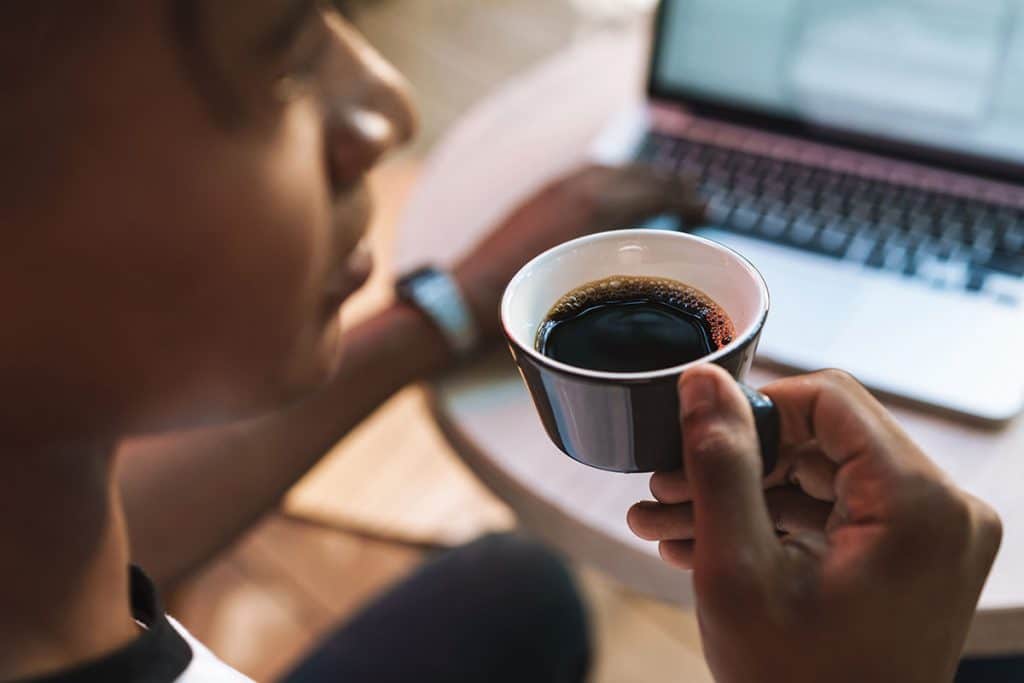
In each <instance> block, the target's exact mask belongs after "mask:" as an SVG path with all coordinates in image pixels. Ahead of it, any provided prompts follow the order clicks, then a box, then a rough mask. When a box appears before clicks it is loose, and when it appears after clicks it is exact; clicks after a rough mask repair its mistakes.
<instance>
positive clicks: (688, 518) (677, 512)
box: [626, 502, 693, 541]
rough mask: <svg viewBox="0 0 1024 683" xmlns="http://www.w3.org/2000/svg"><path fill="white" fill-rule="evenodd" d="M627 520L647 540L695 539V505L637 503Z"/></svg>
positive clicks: (637, 533) (635, 532) (635, 531)
mask: <svg viewBox="0 0 1024 683" xmlns="http://www.w3.org/2000/svg"><path fill="white" fill-rule="evenodd" d="M626 522H627V523H628V524H629V528H630V529H632V531H633V533H634V534H636V535H637V536H639V537H640V538H642V539H644V540H645V541H671V540H692V539H693V506H692V505H690V504H688V503H683V504H681V505H662V504H660V503H651V502H643V503H637V504H636V505H634V506H633V507H631V508H630V509H629V514H627V515H626Z"/></svg>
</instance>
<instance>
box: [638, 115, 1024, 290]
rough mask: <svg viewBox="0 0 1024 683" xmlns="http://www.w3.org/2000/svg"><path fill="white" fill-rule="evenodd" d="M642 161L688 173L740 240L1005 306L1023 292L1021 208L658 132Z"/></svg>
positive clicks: (717, 220) (719, 222) (714, 216)
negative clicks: (982, 295) (981, 295)
mask: <svg viewBox="0 0 1024 683" xmlns="http://www.w3.org/2000/svg"><path fill="white" fill-rule="evenodd" d="M639 159H640V160H642V161H645V162H648V163H651V164H654V165H656V166H658V167H662V168H670V169H673V170H675V171H678V172H680V173H684V174H688V175H692V176H693V177H694V178H695V179H696V180H697V182H698V184H699V187H700V190H701V193H702V195H703V196H704V197H705V198H706V199H707V201H708V213H709V219H710V223H711V224H713V225H715V226H716V227H721V228H723V229H725V230H728V231H731V232H735V233H737V234H742V235H745V236H748V237H753V238H757V239H762V240H766V241H769V242H774V243H777V244H782V245H786V246H789V247H793V248H797V249H802V250H805V251H809V252H814V253H816V254H820V255H823V256H827V257H830V258H835V259H843V260H846V261H853V262H858V263H862V264H864V265H865V266H867V267H870V268H877V269H880V270H885V271H890V272H894V273H899V274H901V275H902V276H905V277H908V278H915V279H918V280H921V281H923V282H927V283H928V284H930V285H932V286H935V287H942V288H957V289H966V290H967V291H972V292H983V291H984V292H988V293H991V294H993V295H995V296H996V298H997V299H1000V300H1002V301H1003V302H1004V303H1008V304H1014V303H1016V302H1017V299H1018V297H1019V295H1020V290H1019V288H1018V287H1017V285H1018V284H1021V285H1024V210H1022V209H1018V208H1014V207H1009V206H1002V205H998V204H992V203H990V202H985V201H981V200H974V199H970V198H964V197H958V196H954V195H948V194H942V193H936V192H933V191H929V190H925V189H921V188H916V187H911V186H906V185H898V184H892V183H887V182H885V181H882V180H875V179H871V178H866V177H864V176H857V175H852V174H846V173H840V172H836V171H833V170H829V169H824V168H818V167H814V166H807V165H803V164H799V163H795V162H791V161H782V160H778V159H773V158H771V157H768V156H759V155H756V154H751V153H749V152H743V151H738V150H734V149H730V148H726V147H719V146H716V145H713V144H708V143H705V142H697V141H694V140H686V139H680V138H675V137H668V136H664V135H659V134H656V133H650V134H649V135H648V136H647V138H646V140H645V141H644V144H643V146H642V147H641V150H640V152H639ZM1018 281H1019V282H1018ZM1003 285H1007V286H1008V288H1007V287H1004V286H1003Z"/></svg>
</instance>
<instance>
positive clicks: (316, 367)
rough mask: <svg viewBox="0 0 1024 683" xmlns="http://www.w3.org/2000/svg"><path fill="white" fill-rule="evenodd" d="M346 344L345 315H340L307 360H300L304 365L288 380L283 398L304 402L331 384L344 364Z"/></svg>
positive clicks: (308, 355)
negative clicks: (343, 348) (343, 336)
mask: <svg viewBox="0 0 1024 683" xmlns="http://www.w3.org/2000/svg"><path fill="white" fill-rule="evenodd" d="M342 346H343V345H342V333H341V317H340V315H336V316H335V317H334V318H333V319H332V320H331V322H330V323H329V324H328V326H327V327H326V328H325V329H324V332H323V334H322V335H321V337H320V339H319V342H318V343H317V344H316V346H315V347H314V348H313V349H311V350H310V351H309V353H308V354H306V355H305V362H300V363H296V365H297V366H299V368H300V369H299V371H298V372H293V373H292V374H291V377H290V378H289V381H288V382H287V383H286V386H287V387H288V388H287V390H286V391H285V395H284V396H283V397H282V399H283V401H282V402H283V403H285V404H291V403H297V402H301V401H302V400H303V399H305V398H308V397H309V396H310V395H311V394H315V393H317V392H319V391H320V390H322V389H323V388H324V387H325V386H326V385H327V384H329V383H330V382H331V380H333V379H334V378H335V377H336V376H337V374H338V371H339V369H340V368H341V352H342Z"/></svg>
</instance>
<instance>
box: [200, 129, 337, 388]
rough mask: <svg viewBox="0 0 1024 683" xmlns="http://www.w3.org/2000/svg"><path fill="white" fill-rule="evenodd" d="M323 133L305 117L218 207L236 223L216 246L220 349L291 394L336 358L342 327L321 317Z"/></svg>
mask: <svg viewBox="0 0 1024 683" xmlns="http://www.w3.org/2000/svg"><path fill="white" fill-rule="evenodd" d="M317 133H318V130H317V128H316V126H315V125H314V124H313V123H312V122H311V121H308V119H306V118H303V117H297V118H296V120H295V121H294V122H293V123H292V124H291V125H290V126H287V127H285V128H284V129H282V131H281V134H280V136H279V137H278V138H277V140H275V142H274V143H273V144H271V145H269V146H267V147H266V148H264V149H263V150H262V153H260V154H259V155H258V156H257V158H255V159H251V160H250V161H249V163H246V164H245V165H244V168H245V169H252V170H251V171H250V173H249V174H248V175H247V174H245V173H244V172H242V171H241V169H240V170H239V172H238V173H237V174H235V175H233V176H232V180H231V181H230V184H229V185H228V186H227V187H225V188H224V192H222V193H221V194H220V197H219V201H218V207H217V209H218V210H217V211H215V212H213V213H215V214H217V215H220V216H221V217H222V218H223V220H224V221H225V224H230V225H231V228H230V229H228V230H225V231H223V232H222V233H221V235H222V241H221V244H220V248H219V249H218V251H219V256H218V258H217V261H218V262H220V263H223V264H224V265H223V268H222V270H221V272H220V273H219V274H217V279H218V281H219V287H220V288H221V289H222V296H221V297H218V298H219V299H221V301H220V303H219V305H218V306H215V307H212V308H211V307H209V306H207V314H208V315H210V316H213V317H214V319H217V320H219V321H220V324H218V325H217V327H218V328H219V329H220V333H219V335H218V336H219V340H217V346H219V347H221V348H223V349H225V350H226V353H227V354H228V355H229V356H231V357H234V358H237V359H239V360H242V361H243V363H242V364H241V365H244V367H237V368H236V373H237V376H236V379H237V381H238V382H239V383H240V384H241V385H243V386H244V385H245V384H246V383H247V381H249V380H250V378H251V375H252V374H253V373H256V374H263V375H264V376H265V377H266V378H267V379H268V380H270V381H272V382H273V383H274V384H277V385H281V387H282V389H283V390H284V391H285V392H290V391H292V390H301V389H302V387H303V386H304V385H308V384H310V383H315V382H317V381H319V380H320V379H321V377H320V375H322V374H323V372H324V364H325V362H326V361H327V360H328V359H329V358H330V357H331V356H333V355H334V354H333V346H334V342H330V341H329V342H327V343H326V344H325V339H324V337H325V336H327V337H330V338H331V339H333V334H332V329H333V327H334V325H332V324H331V321H330V320H327V319H325V317H324V315H323V302H324V291H325V287H326V280H327V277H328V271H329V269H330V266H331V262H330V254H331V253H332V246H333V245H332V243H331V242H332V232H331V220H332V212H331V201H330V191H329V187H328V183H327V177H326V173H325V172H324V168H323V156H322V152H321V150H322V149H323V147H322V143H321V142H320V140H319V136H318V134H317ZM214 227H215V229H218V230H219V228H217V227H216V226H214ZM211 265H213V267H214V269H216V263H214V264H211ZM224 309H228V310H230V311H231V314H230V315H229V316H225V315H224V312H225V310H224ZM325 346H326V347H327V348H325ZM226 365H228V364H226ZM267 388H268V389H271V391H272V392H273V391H276V389H272V388H271V387H267Z"/></svg>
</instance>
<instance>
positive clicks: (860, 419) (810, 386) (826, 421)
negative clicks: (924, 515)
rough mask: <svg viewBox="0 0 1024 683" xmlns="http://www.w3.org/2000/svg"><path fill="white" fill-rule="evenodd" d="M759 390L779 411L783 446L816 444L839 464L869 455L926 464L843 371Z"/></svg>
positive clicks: (879, 407)
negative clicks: (769, 398)
mask: <svg viewBox="0 0 1024 683" xmlns="http://www.w3.org/2000/svg"><path fill="white" fill-rule="evenodd" d="M762 391H764V393H765V394H767V395H768V396H769V397H771V399H772V400H773V401H774V402H775V405H776V406H777V407H778V409H779V417H780V423H781V439H782V442H783V444H789V445H793V444H804V443H807V442H811V441H814V442H817V444H818V446H819V448H820V450H821V452H822V453H823V454H824V455H825V456H827V457H828V459H830V460H832V461H833V462H834V463H835V464H837V465H842V464H843V463H845V462H847V461H848V460H850V459H852V458H854V457H857V456H869V455H870V457H872V458H873V459H877V460H883V461H887V462H890V463H893V464H895V463H897V462H898V461H899V460H905V459H912V460H914V461H918V462H922V461H927V458H926V457H925V456H924V454H922V453H920V451H919V449H917V448H916V446H914V445H913V443H912V442H911V441H910V439H909V437H908V436H907V435H906V433H905V432H904V431H903V430H902V429H901V428H900V426H899V425H898V424H897V423H896V421H895V420H894V419H893V417H892V415H890V414H889V412H888V411H887V410H886V409H885V407H883V406H882V404H881V403H879V402H878V401H877V400H876V399H875V398H874V397H873V396H872V395H871V394H870V393H868V391H867V389H865V388H864V387H863V386H861V385H860V383H858V382H857V380H855V379H853V378H852V377H850V376H849V375H848V374H846V373H844V372H840V371H838V370H825V371H822V372H817V373H814V374H811V375H802V376H800V377H791V378H788V379H784V380H780V381H778V382H775V383H773V384H770V385H768V386H767V387H764V388H763V389H762ZM902 446H906V447H907V448H903V449H901V448H900V447H902ZM901 450H902V451H905V452H900V451H901ZM911 451H912V452H911ZM922 464H923V462H922Z"/></svg>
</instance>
